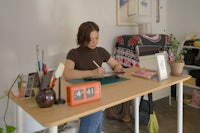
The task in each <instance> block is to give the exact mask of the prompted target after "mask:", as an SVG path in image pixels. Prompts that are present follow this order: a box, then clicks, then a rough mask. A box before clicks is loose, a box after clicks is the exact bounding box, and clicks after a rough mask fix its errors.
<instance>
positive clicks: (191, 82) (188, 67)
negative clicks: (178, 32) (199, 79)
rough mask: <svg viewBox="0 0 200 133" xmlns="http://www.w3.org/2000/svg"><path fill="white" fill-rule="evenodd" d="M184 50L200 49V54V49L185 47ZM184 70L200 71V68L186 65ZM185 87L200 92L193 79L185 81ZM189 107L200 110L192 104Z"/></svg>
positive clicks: (199, 87)
mask: <svg viewBox="0 0 200 133" xmlns="http://www.w3.org/2000/svg"><path fill="white" fill-rule="evenodd" d="M183 48H184V49H188V50H189V49H199V52H200V47H194V46H183ZM184 69H188V70H200V66H195V65H185V66H184ZM183 85H184V86H186V87H189V88H193V89H198V90H200V86H196V85H195V80H194V78H191V79H189V80H187V81H185V82H184V83H183ZM188 105H189V106H191V107H194V108H197V109H200V107H197V106H194V105H192V104H188Z"/></svg>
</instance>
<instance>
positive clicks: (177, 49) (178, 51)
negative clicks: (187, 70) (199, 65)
mask: <svg viewBox="0 0 200 133" xmlns="http://www.w3.org/2000/svg"><path fill="white" fill-rule="evenodd" d="M168 46H169V51H168V53H169V65H170V68H171V74H172V75H174V76H176V75H180V74H181V73H182V70H183V66H184V54H185V53H186V50H184V49H183V48H182V45H181V43H180V42H179V41H178V40H177V39H176V37H175V36H174V35H173V34H170V38H169V43H168Z"/></svg>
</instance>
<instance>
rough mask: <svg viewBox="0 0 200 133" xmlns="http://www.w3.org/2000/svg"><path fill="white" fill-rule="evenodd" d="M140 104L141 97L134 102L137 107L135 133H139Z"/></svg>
mask: <svg viewBox="0 0 200 133" xmlns="http://www.w3.org/2000/svg"><path fill="white" fill-rule="evenodd" d="M139 103H140V97H136V98H135V100H134V105H135V133H139V128H140V127H139Z"/></svg>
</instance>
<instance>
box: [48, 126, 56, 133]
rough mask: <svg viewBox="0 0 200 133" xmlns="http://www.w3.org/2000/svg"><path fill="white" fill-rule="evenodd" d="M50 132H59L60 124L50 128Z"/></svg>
mask: <svg viewBox="0 0 200 133" xmlns="http://www.w3.org/2000/svg"><path fill="white" fill-rule="evenodd" d="M49 133H58V126H54V127H51V128H49Z"/></svg>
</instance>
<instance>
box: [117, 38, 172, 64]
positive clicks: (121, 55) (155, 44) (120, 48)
mask: <svg viewBox="0 0 200 133" xmlns="http://www.w3.org/2000/svg"><path fill="white" fill-rule="evenodd" d="M169 39H170V38H169V35H163V34H144V35H121V36H118V37H117V41H116V44H115V48H114V57H115V59H116V60H117V61H118V62H119V63H121V64H122V65H123V66H124V67H133V66H134V67H139V66H140V65H139V56H143V55H151V54H155V53H158V52H159V51H163V50H165V46H166V45H167V44H168V42H169Z"/></svg>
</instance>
